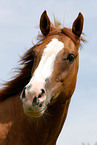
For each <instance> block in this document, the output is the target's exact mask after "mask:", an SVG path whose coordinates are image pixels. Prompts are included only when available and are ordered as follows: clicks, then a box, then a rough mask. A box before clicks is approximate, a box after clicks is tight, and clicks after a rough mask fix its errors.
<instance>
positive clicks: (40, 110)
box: [0, 10, 84, 145]
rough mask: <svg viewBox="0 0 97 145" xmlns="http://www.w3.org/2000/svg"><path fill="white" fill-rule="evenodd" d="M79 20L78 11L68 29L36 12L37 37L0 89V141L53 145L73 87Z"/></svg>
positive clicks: (4, 143)
mask: <svg viewBox="0 0 97 145" xmlns="http://www.w3.org/2000/svg"><path fill="white" fill-rule="evenodd" d="M83 23H84V18H83V15H82V13H81V12H79V14H78V16H77V18H76V19H75V20H74V22H73V25H72V28H71V29H69V28H66V27H63V28H61V26H60V24H59V23H58V22H57V21H55V24H52V23H51V21H50V19H49V17H48V14H47V12H46V10H45V11H44V12H43V13H42V14H41V17H40V25H39V26H40V31H41V40H40V41H39V42H38V43H36V45H34V46H33V47H32V48H30V49H29V50H27V52H26V53H25V54H24V55H23V57H21V61H20V66H19V68H18V70H17V72H18V73H17V74H16V75H15V77H14V78H12V79H11V80H10V81H8V82H7V83H6V84H5V86H4V87H2V89H1V90H0V145H17V144H18V145H39V144H41V145H56V142H57V138H58V136H59V134H60V132H61V130H62V127H63V124H64V122H65V120H66V116H67V112H68V108H69V104H70V100H71V96H72V94H73V92H74V90H75V86H76V80H77V72H78V67H79V52H78V51H79V47H80V43H81V42H82V41H83V39H82V37H81V34H82V30H83ZM63 144H65V143H63Z"/></svg>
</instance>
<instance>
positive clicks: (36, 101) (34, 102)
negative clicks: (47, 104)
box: [32, 96, 39, 106]
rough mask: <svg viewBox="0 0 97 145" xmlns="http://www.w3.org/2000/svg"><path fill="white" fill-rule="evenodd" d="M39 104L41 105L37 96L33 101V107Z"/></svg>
mask: <svg viewBox="0 0 97 145" xmlns="http://www.w3.org/2000/svg"><path fill="white" fill-rule="evenodd" d="M38 104H39V99H38V98H37V97H36V96H35V97H34V99H33V101H32V105H33V106H36V105H38Z"/></svg>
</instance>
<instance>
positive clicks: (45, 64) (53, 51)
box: [27, 38, 64, 90]
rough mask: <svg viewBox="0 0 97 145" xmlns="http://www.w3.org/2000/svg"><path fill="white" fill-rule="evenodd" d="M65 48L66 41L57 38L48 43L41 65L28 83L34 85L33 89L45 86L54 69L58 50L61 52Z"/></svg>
mask: <svg viewBox="0 0 97 145" xmlns="http://www.w3.org/2000/svg"><path fill="white" fill-rule="evenodd" d="M63 48H64V43H63V42H61V41H59V40H58V39H56V38H54V39H52V41H51V42H50V43H49V44H47V45H46V48H45V49H44V51H43V54H42V57H41V60H40V62H39V65H38V67H37V69H36V70H35V72H34V74H33V77H32V78H31V80H30V82H29V84H28V85H32V88H33V87H34V88H33V89H35V90H37V89H38V88H40V87H42V88H43V86H44V84H45V79H46V78H49V77H50V75H51V73H52V71H53V66H54V61H55V58H56V56H57V54H58V52H60V51H61V50H62V49H63ZM28 85H27V86H28Z"/></svg>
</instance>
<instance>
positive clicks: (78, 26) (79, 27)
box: [72, 13, 84, 37]
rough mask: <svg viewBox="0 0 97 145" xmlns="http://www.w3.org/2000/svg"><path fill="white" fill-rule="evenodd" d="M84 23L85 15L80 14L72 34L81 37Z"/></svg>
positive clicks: (74, 23)
mask: <svg viewBox="0 0 97 145" xmlns="http://www.w3.org/2000/svg"><path fill="white" fill-rule="evenodd" d="M83 22H84V18H83V15H82V14H81V13H79V15H78V17H77V18H76V20H75V21H74V22H73V26H72V32H73V33H74V34H75V35H76V36H78V37H80V35H81V33H82V29H83Z"/></svg>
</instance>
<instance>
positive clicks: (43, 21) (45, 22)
mask: <svg viewBox="0 0 97 145" xmlns="http://www.w3.org/2000/svg"><path fill="white" fill-rule="evenodd" d="M50 26H51V23H50V20H49V17H48V16H47V12H46V10H45V11H44V12H43V13H42V15H41V18H40V30H41V32H42V34H43V35H44V36H46V35H47V34H49V32H50Z"/></svg>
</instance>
